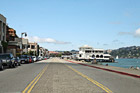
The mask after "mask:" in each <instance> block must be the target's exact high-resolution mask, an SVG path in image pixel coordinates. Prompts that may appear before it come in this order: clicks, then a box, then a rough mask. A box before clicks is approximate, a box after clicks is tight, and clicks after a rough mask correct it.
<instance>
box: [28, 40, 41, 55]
mask: <svg viewBox="0 0 140 93" xmlns="http://www.w3.org/2000/svg"><path fill="white" fill-rule="evenodd" d="M38 50H39V47H38V44H37V43H29V44H28V52H30V51H32V52H33V55H34V56H38Z"/></svg>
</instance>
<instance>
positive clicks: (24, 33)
mask: <svg viewBox="0 0 140 93" xmlns="http://www.w3.org/2000/svg"><path fill="white" fill-rule="evenodd" d="M23 35H25V37H26V36H27V33H26V32H23V33H21V54H22V52H23V51H22V38H23Z"/></svg>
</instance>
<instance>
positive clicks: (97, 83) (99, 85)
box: [66, 65, 113, 93]
mask: <svg viewBox="0 0 140 93" xmlns="http://www.w3.org/2000/svg"><path fill="white" fill-rule="evenodd" d="M66 66H67V67H68V68H70V69H71V70H73V71H74V72H76V73H77V74H79V75H80V76H82V77H84V78H86V79H87V80H89V81H90V82H92V83H93V84H95V85H97V86H98V87H100V88H101V89H103V90H104V91H105V92H107V93H113V92H112V91H111V90H110V89H108V88H107V87H105V86H104V85H102V84H100V83H99V82H97V81H95V80H93V79H91V78H89V77H88V76H86V75H84V74H82V73H81V72H79V71H77V70H76V69H74V68H72V67H71V66H68V65H66Z"/></svg>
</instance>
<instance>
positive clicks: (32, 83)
mask: <svg viewBox="0 0 140 93" xmlns="http://www.w3.org/2000/svg"><path fill="white" fill-rule="evenodd" d="M47 67H48V65H47V66H45V67H44V69H43V70H42V71H41V72H40V73H39V74H38V75H37V76H36V77H35V78H34V80H32V81H31V82H30V83H29V85H28V86H27V87H26V88H25V89H24V90H23V91H22V93H30V92H31V91H32V89H33V88H34V86H35V84H36V83H37V82H38V81H39V79H40V78H41V76H42V75H43V74H44V72H45V71H46V69H47Z"/></svg>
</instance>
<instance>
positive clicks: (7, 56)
mask: <svg viewBox="0 0 140 93" xmlns="http://www.w3.org/2000/svg"><path fill="white" fill-rule="evenodd" d="M0 60H2V66H9V67H13V68H15V67H16V64H17V62H16V61H15V58H14V56H13V54H11V53H3V54H0Z"/></svg>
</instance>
